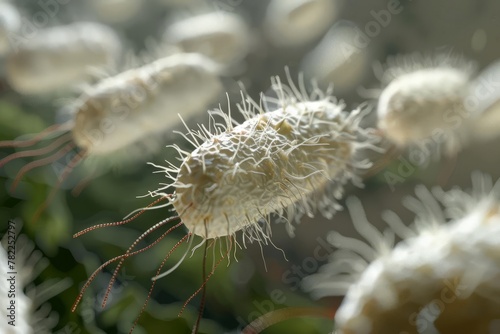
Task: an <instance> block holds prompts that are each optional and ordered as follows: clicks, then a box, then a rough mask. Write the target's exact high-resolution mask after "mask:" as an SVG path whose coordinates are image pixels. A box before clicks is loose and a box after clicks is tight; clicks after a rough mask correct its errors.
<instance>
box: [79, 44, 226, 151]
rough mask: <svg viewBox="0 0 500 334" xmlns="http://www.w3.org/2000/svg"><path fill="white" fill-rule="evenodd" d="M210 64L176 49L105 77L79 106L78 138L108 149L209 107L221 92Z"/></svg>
mask: <svg viewBox="0 0 500 334" xmlns="http://www.w3.org/2000/svg"><path fill="white" fill-rule="evenodd" d="M211 65H212V62H211V61H210V60H208V59H207V58H205V57H203V56H201V55H198V54H176V55H173V56H170V57H165V58H161V59H159V60H156V61H154V62H152V63H150V64H147V65H145V66H143V67H140V68H138V69H133V70H129V71H126V72H123V73H121V74H119V75H117V76H114V77H111V78H109V79H105V80H103V81H102V82H100V83H99V84H98V85H96V86H94V87H92V88H91V89H90V90H89V92H88V93H86V94H84V96H83V97H82V98H81V99H80V100H79V101H78V102H77V104H76V105H75V108H74V110H75V118H74V126H73V129H72V135H73V139H74V141H75V143H76V144H77V145H78V146H79V147H81V148H84V149H86V150H89V152H92V153H93V154H106V153H109V152H112V151H114V150H117V149H119V148H122V147H126V146H128V145H129V144H131V143H133V142H135V141H137V140H140V139H141V138H143V137H144V136H146V135H149V134H154V133H157V132H159V131H162V130H166V129H169V128H172V127H174V126H175V124H178V123H180V119H179V116H178V114H180V115H181V116H182V117H184V118H189V117H191V116H193V114H196V113H199V112H202V111H204V110H205V109H206V107H207V106H208V105H209V104H210V103H211V102H213V101H214V100H215V99H216V98H217V97H218V95H219V94H220V93H221V91H222V84H221V82H220V80H219V78H218V76H217V75H216V74H215V73H214V71H213V69H214V68H213V67H212V66H211Z"/></svg>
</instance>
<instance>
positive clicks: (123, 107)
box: [0, 54, 222, 213]
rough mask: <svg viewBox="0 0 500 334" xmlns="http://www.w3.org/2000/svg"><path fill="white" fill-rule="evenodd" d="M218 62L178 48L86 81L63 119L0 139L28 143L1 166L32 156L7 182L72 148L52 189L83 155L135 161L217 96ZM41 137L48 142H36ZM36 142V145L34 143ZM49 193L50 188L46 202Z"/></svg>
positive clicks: (101, 162)
mask: <svg viewBox="0 0 500 334" xmlns="http://www.w3.org/2000/svg"><path fill="white" fill-rule="evenodd" d="M216 67H217V66H216V65H215V64H214V63H213V62H212V61H210V60H209V59H208V58H206V57H203V56H202V55H199V54H176V55H173V56H170V57H165V58H162V59H158V60H156V61H154V62H152V63H149V64H146V65H144V66H142V67H139V68H136V69H131V70H128V71H125V72H122V73H119V74H118V75H116V76H113V77H110V78H107V79H104V80H102V81H101V82H99V83H98V84H96V85H94V86H92V87H90V88H89V89H88V90H87V91H86V92H85V93H84V94H82V96H81V97H80V98H79V99H78V100H77V101H75V102H74V103H73V104H71V105H69V106H68V108H67V109H68V112H69V113H70V114H71V115H72V116H73V117H72V119H71V120H69V121H68V122H67V123H64V124H56V125H53V126H51V127H49V128H48V129H46V130H45V131H42V132H41V133H39V134H37V135H36V136H35V137H34V138H33V139H28V140H14V141H5V142H0V147H14V148H23V147H31V148H32V149H28V150H23V151H19V152H16V153H13V154H11V155H8V156H6V157H5V158H3V159H1V160H0V167H3V166H4V165H5V164H7V163H9V162H11V161H13V160H15V159H18V158H34V159H35V161H33V162H31V163H29V164H26V165H25V166H23V167H22V168H21V169H20V170H19V172H18V173H17V175H16V178H15V180H14V183H13V185H12V187H11V188H12V189H13V188H15V187H16V186H17V184H18V183H19V181H20V180H21V178H22V177H23V175H24V174H26V173H27V172H29V171H30V170H32V169H34V168H37V167H40V166H43V165H47V164H50V163H53V162H54V161H58V160H59V159H61V158H62V157H64V156H68V155H70V154H71V153H70V152H74V151H75V150H76V151H77V152H78V153H77V154H73V157H72V158H70V159H67V160H66V161H69V162H67V163H66V165H65V166H62V168H61V172H60V175H59V180H58V184H57V186H56V187H55V189H54V191H55V190H57V188H58V187H60V185H61V184H62V182H63V181H64V180H65V179H66V178H67V176H68V175H69V173H70V172H71V171H72V170H73V169H74V168H75V167H76V166H77V165H78V164H79V163H80V162H81V161H83V160H87V159H92V160H91V161H93V162H94V163H95V164H97V167H109V166H113V165H116V164H117V163H118V162H122V163H123V162H125V163H126V162H131V161H137V160H138V157H140V158H141V159H142V158H144V155H145V154H147V153H151V152H152V151H154V150H155V149H160V148H161V145H158V143H157V141H158V135H159V133H164V132H165V131H168V130H169V129H172V128H175V127H176V126H177V125H179V124H180V123H181V119H180V118H179V114H180V115H181V116H182V117H183V118H185V119H188V118H191V117H193V116H194V115H195V114H196V113H199V112H204V111H205V110H206V108H208V106H209V104H210V103H212V102H214V101H215V100H216V98H217V97H218V96H219V94H220V93H221V91H222V84H221V82H220V79H219V77H218V76H217V73H216V72H215V68H216ZM42 141H45V142H46V145H45V146H42V147H40V146H41V145H38V144H40V142H42ZM47 142H48V143H47ZM141 144H142V145H141ZM36 146H38V147H39V148H37V149H33V147H36ZM139 146H140V151H138V148H137V147H139ZM137 151H138V152H137ZM139 160H140V159H139ZM141 161H142V160H141ZM52 196H53V193H52V194H51V195H50V196H49V198H48V199H47V201H46V202H50V200H51V198H52ZM46 204H47V203H44V206H42V207H41V209H39V212H38V213H40V212H42V211H43V210H44V208H45V207H46Z"/></svg>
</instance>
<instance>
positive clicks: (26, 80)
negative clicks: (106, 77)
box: [6, 22, 121, 94]
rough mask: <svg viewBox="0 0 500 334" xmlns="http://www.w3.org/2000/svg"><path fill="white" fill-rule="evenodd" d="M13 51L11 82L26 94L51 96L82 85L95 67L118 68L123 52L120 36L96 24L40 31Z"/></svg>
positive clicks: (9, 70) (8, 69)
mask: <svg viewBox="0 0 500 334" xmlns="http://www.w3.org/2000/svg"><path fill="white" fill-rule="evenodd" d="M11 47H12V50H13V51H12V52H11V53H10V54H9V55H8V57H7V59H6V72H7V79H8V81H9V83H10V84H11V85H12V87H13V88H14V89H15V90H16V91H18V92H19V93H23V94H42V93H49V92H52V91H56V90H59V89H63V88H67V87H68V86H71V85H76V84H78V83H81V82H82V81H84V80H86V79H88V78H89V74H90V71H89V70H90V69H91V68H92V67H106V66H110V65H114V64H115V62H116V61H117V59H118V58H119V56H120V52H121V42H120V39H119V37H118V36H117V34H116V33H115V32H114V31H113V30H112V29H111V28H109V27H107V26H104V25H102V24H98V23H93V22H79V23H73V24H70V25H66V26H58V27H53V28H48V29H45V30H40V31H38V32H37V33H36V34H35V35H34V36H33V37H32V38H30V39H22V40H16V43H14V44H13V45H11Z"/></svg>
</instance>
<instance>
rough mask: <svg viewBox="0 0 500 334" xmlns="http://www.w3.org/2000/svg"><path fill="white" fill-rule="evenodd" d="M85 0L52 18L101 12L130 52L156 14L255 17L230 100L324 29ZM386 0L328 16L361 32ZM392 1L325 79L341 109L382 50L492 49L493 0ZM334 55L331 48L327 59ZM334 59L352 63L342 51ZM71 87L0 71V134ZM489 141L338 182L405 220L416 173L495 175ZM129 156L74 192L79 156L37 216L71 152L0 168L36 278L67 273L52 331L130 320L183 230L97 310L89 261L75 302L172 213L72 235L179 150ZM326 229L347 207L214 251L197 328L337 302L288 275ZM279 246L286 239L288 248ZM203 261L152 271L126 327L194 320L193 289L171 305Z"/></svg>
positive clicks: (51, 117) (19, 0)
mask: <svg viewBox="0 0 500 334" xmlns="http://www.w3.org/2000/svg"><path fill="white" fill-rule="evenodd" d="M41 2H44V1H41ZM92 2H93V1H86V2H83V1H76V0H66V1H61V3H64V4H62V5H60V10H59V11H58V12H57V15H55V16H54V17H51V19H50V22H49V23H48V26H53V25H60V24H65V23H70V22H74V21H82V20H95V21H104V22H105V23H106V24H108V25H110V26H111V27H113V28H114V29H115V30H116V31H118V33H119V34H120V36H121V37H122V38H123V39H124V44H125V45H126V48H127V49H128V51H127V52H128V53H130V54H133V53H138V52H141V51H146V52H148V48H147V46H148V43H149V42H147V41H155V40H156V41H158V40H160V37H161V34H162V32H163V30H164V28H165V26H167V25H168V24H169V22H172V20H178V19H179V18H181V17H188V16H189V15H193V14H195V13H200V12H204V11H208V10H215V9H217V10H225V11H231V12H235V13H238V14H240V15H241V16H242V18H243V19H244V20H245V21H246V22H247V23H248V24H249V26H250V27H251V32H252V35H253V39H254V40H253V42H252V48H251V51H250V53H249V55H248V56H247V57H246V58H245V60H244V63H243V64H242V65H241V66H240V67H239V69H238V70H236V71H234V73H232V74H231V75H228V76H226V77H225V78H224V84H225V86H224V88H225V90H226V91H227V92H228V95H229V97H230V99H231V101H232V102H233V103H235V102H238V100H239V99H240V97H239V90H240V86H239V84H238V82H239V81H241V82H242V83H243V84H244V86H245V88H246V90H247V91H248V93H249V95H250V96H252V97H253V98H254V99H258V97H259V93H260V92H268V91H269V87H270V77H271V76H274V75H280V76H282V77H283V76H284V73H285V72H284V68H285V66H288V67H289V68H290V72H291V73H292V77H294V78H296V77H297V74H298V73H299V71H300V63H301V61H302V59H303V58H304V57H305V55H307V54H308V53H309V52H310V51H311V50H312V49H313V48H314V47H315V46H316V45H317V44H318V43H319V41H320V39H321V37H322V36H320V37H318V38H315V39H314V40H311V41H309V42H307V43H305V44H303V45H300V46H296V47H286V46H275V45H273V44H272V42H271V41H270V40H269V39H268V38H267V35H266V30H265V29H264V28H263V24H264V17H265V13H266V8H267V6H268V3H269V1H266V0H252V1H250V0H231V1H229V0H227V1H226V0H210V1H209V0H207V1H198V2H197V1H187V2H186V3H188V2H189V3H191V4H192V5H186V3H183V2H181V1H178V3H180V4H183V5H175V4H171V5H168V6H166V5H165V4H163V3H162V1H159V0H157V1H155V0H142V1H138V3H140V4H139V5H137V4H135V5H134V4H128V5H123V6H124V7H122V8H121V9H119V8H116V9H114V10H113V11H112V13H114V14H117V13H118V14H120V13H121V11H124V13H121V14H120V15H124V17H126V18H125V19H123V18H120V15H115V16H112V17H111V19H110V18H109V17H107V15H106V14H105V11H104V9H101V10H96V9H95V7H92V5H91V3H92ZM124 2H129V1H124ZM165 2H167V1H165ZM392 2H394V1H384V0H376V1H347V0H346V1H343V2H341V1H339V2H337V4H338V13H337V15H336V20H335V22H332V26H333V25H334V24H337V23H339V22H345V21H350V22H352V23H354V24H355V25H357V27H359V29H360V31H364V29H365V28H366V27H368V25H369V24H370V22H377V21H376V18H375V16H374V13H376V12H379V11H380V10H384V9H387V7H388V6H389V3H392ZM14 3H15V5H16V6H17V7H18V8H19V9H20V10H21V12H22V14H23V16H24V17H25V18H27V19H29V18H30V17H32V16H33V15H34V14H36V13H37V12H39V11H40V10H42V9H41V7H40V4H39V2H38V1H29V0H16V1H14ZM172 3H175V2H174V1H172ZM399 5H400V6H401V8H402V10H401V12H400V13H399V14H397V15H393V16H392V17H391V18H390V20H389V22H388V24H387V25H386V26H381V25H380V24H379V27H380V31H379V32H378V33H377V34H373V37H369V38H368V42H367V45H366V47H365V48H363V49H360V50H359V52H361V53H364V54H365V55H366V57H367V61H368V64H369V66H368V67H367V69H366V70H363V71H351V72H349V70H347V72H348V73H352V75H355V76H356V77H354V78H351V77H349V74H347V76H346V74H345V73H344V74H343V75H344V76H343V77H342V78H345V80H351V81H352V82H353V83H354V84H352V85H351V86H350V87H349V86H347V88H346V89H342V90H339V92H338V93H336V90H335V87H334V95H336V96H338V97H339V98H343V99H345V101H346V103H347V106H348V108H352V107H355V106H357V105H359V104H360V103H362V102H364V101H365V100H366V99H367V97H366V96H363V94H361V95H360V94H359V93H360V91H361V92H362V91H363V89H360V88H365V90H366V89H370V88H379V87H380V84H379V83H378V82H377V79H376V77H375V75H374V74H373V71H372V70H371V65H372V64H373V63H376V62H384V61H385V59H386V58H387V57H388V56H390V55H396V54H407V53H413V52H418V53H422V54H426V53H433V52H436V51H438V50H443V49H446V50H450V49H451V50H452V51H453V52H454V53H456V54H462V55H464V56H465V57H466V58H468V59H470V60H472V61H475V62H477V65H478V68H479V69H482V68H484V67H486V66H487V65H489V64H490V63H492V62H493V61H495V60H496V59H497V58H499V57H500V2H498V1H496V0H441V1H431V0H413V1H412V0H407V1H400V4H399ZM134 6H137V7H138V8H137V10H135V9H134V8H133V7H134ZM125 9H128V10H129V11H130V12H131V13H132V14H130V13H128V12H127V11H126V10H125ZM325 33H326V31H325ZM333 57H334V55H333V54H332V59H333ZM326 59H328V58H326ZM344 66H347V68H348V67H349V63H347V65H344ZM351 66H356V65H352V64H351ZM3 72H4V69H3V61H2V59H1V58H0V74H2V73H3ZM339 86H342V85H341V84H340V85H339ZM77 94H78V90H75V91H74V92H71V93H66V94H54V95H50V96H26V95H20V94H18V93H16V92H15V91H13V90H12V89H11V88H10V86H9V85H8V83H7V82H6V81H5V80H4V79H3V75H0V140H11V139H14V138H18V137H19V136H21V135H26V134H31V133H36V132H38V131H40V130H42V129H44V128H45V127H47V126H49V125H50V124H53V123H54V122H61V115H60V112H59V110H60V109H61V106H63V105H64V104H65V103H66V102H67V101H68V100H71V99H74V98H75V97H76V96H77ZM193 98H196V96H193ZM219 103H221V104H222V105H225V104H226V98H225V97H224V96H222V97H221V100H220V101H218V102H217V103H216V104H215V105H214V107H215V106H216V105H217V104H219ZM172 112H174V111H172ZM197 120H198V121H199V122H205V121H206V115H200V117H199V119H197ZM162 140H163V141H164V143H163V145H167V144H171V143H177V144H179V145H180V146H182V147H189V145H188V144H187V143H186V142H185V141H184V139H183V138H182V137H181V136H179V135H174V134H171V133H168V134H165V136H164V137H162ZM499 144H500V141H496V142H495V141H492V142H488V143H480V144H475V145H471V146H469V147H467V148H466V149H465V150H464V151H462V152H460V153H459V154H458V155H457V156H456V157H449V158H442V159H439V160H436V161H431V162H430V163H429V164H425V165H415V164H413V165H412V168H411V169H410V170H409V171H408V173H405V175H404V177H403V178H404V182H398V183H397V184H394V185H390V184H388V179H387V175H388V174H387V172H388V171H389V172H394V173H400V171H401V164H402V160H401V159H395V160H394V161H393V162H392V163H391V164H389V166H388V167H387V168H386V169H385V170H383V171H381V172H380V173H378V174H377V175H375V176H372V177H370V178H369V179H367V180H366V181H365V183H366V185H365V188H364V189H358V188H355V187H349V188H348V189H347V190H346V192H347V194H348V195H356V196H358V197H360V199H361V200H362V202H363V204H364V206H365V209H366V211H367V215H368V217H369V219H370V221H372V222H373V223H374V224H375V225H377V224H380V213H381V211H382V210H383V209H391V210H394V211H396V212H397V213H398V214H400V215H401V216H402V217H403V218H406V219H407V220H406V221H409V220H408V219H410V218H411V216H410V215H409V213H408V212H407V211H405V209H404V208H403V207H402V205H401V203H400V202H401V201H400V199H401V198H402V197H403V196H404V195H406V194H410V193H412V190H413V188H414V186H415V184H418V183H424V184H426V185H429V186H432V185H440V186H442V187H445V188H449V187H451V186H453V185H461V186H464V187H468V186H469V185H470V172H471V171H473V170H481V171H484V172H486V173H489V174H491V175H492V176H493V178H494V179H496V178H498V177H499V176H500V169H499V168H498V166H499V164H498V163H499V158H500V155H499V154H498V147H499ZM12 152H13V151H12V150H10V149H2V150H1V151H0V158H2V157H4V156H6V155H8V154H10V153H12ZM374 157H375V158H376V156H374ZM130 158H131V159H129V160H131V161H132V162H131V163H127V164H126V165H124V164H120V163H116V164H110V165H111V166H112V167H111V168H109V169H106V170H104V171H101V172H100V173H97V175H94V176H95V177H94V178H93V179H92V180H91V181H90V182H89V183H88V185H87V186H86V187H85V188H84V189H83V191H82V192H81V193H80V194H79V195H78V196H74V195H72V193H71V189H72V188H73V187H74V186H75V185H76V184H78V182H79V181H81V180H83V179H85V178H87V177H91V176H92V175H88V173H89V172H88V169H85V168H84V167H82V168H77V169H76V170H75V172H74V173H73V174H72V176H71V177H70V179H69V180H68V181H67V182H65V184H64V185H63V187H62V188H63V189H62V190H60V191H58V192H57V193H56V196H55V198H54V200H53V201H52V202H51V204H50V205H49V207H48V208H47V210H46V211H45V212H44V213H43V215H42V216H41V217H40V219H39V220H38V221H37V222H36V223H35V222H32V216H33V214H34V212H35V210H36V209H37V207H38V206H39V205H40V204H41V203H42V202H43V201H44V199H45V198H46V197H47V196H48V194H49V193H50V191H51V190H52V186H53V185H54V184H55V183H56V182H57V170H58V168H59V167H60V164H64V162H65V161H66V160H65V159H67V158H63V159H61V160H60V161H58V162H56V163H54V164H51V165H49V166H46V167H44V168H40V169H37V170H34V171H32V172H30V173H29V174H28V175H26V177H25V178H24V179H23V180H22V182H21V183H20V185H19V187H18V189H17V190H16V191H15V192H9V190H8V189H9V186H10V184H11V182H12V178H13V177H15V174H16V172H17V171H18V170H19V168H21V167H22V166H23V165H25V164H26V163H27V162H28V161H29V160H23V159H19V160H16V161H14V162H12V163H9V164H8V165H6V166H5V167H2V169H1V170H0V182H1V187H0V226H6V224H7V220H8V219H14V218H16V219H18V221H19V222H22V223H23V227H22V233H25V234H27V235H28V236H29V237H30V238H31V239H32V240H34V241H35V243H36V245H37V247H38V248H39V249H40V250H41V251H43V252H44V254H45V256H46V257H47V258H48V259H49V260H50V265H49V267H48V268H47V269H46V270H45V271H44V272H43V273H42V274H41V275H40V276H39V277H38V278H37V280H36V281H35V283H38V284H40V283H41V282H43V281H45V280H48V279H51V278H63V277H69V278H71V279H72V281H73V284H72V285H71V287H70V288H68V289H66V290H65V291H64V292H62V293H61V294H59V295H58V296H56V297H54V298H52V299H51V300H50V304H51V305H52V308H53V309H54V310H55V311H56V312H57V313H58V314H59V324H58V326H57V327H56V328H55V329H54V332H55V333H126V332H128V331H129V329H130V326H131V324H132V323H133V321H134V319H135V318H136V316H137V315H138V313H139V310H140V308H141V306H142V304H143V301H144V300H145V298H146V295H147V292H148V289H149V286H150V283H151V280H150V278H151V277H152V276H154V273H155V272H156V268H157V266H158V265H159V264H160V262H161V260H162V259H163V257H164V254H165V253H166V252H167V251H168V250H169V249H170V248H171V247H172V246H173V245H174V244H175V243H176V242H177V241H178V240H179V239H180V238H181V237H182V236H183V235H184V231H175V232H174V233H172V235H170V236H169V237H168V238H166V239H165V240H164V241H163V242H162V243H161V244H160V245H158V246H157V247H155V248H153V249H152V250H151V251H148V252H147V253H145V254H141V255H139V256H137V257H136V258H132V259H130V260H128V261H127V262H126V265H125V266H124V269H122V271H121V273H120V275H119V278H118V282H117V283H116V284H115V287H114V289H113V292H112V294H111V299H110V301H109V302H108V305H107V307H106V308H105V309H101V307H100V301H101V299H102V294H103V291H104V290H105V289H106V286H107V282H108V280H109V278H110V275H111V272H112V269H113V267H111V268H110V269H108V270H105V271H104V273H101V274H99V276H98V277H97V278H96V280H95V281H94V283H93V284H92V285H91V288H90V289H89V290H88V291H87V292H86V294H85V296H84V298H83V300H82V303H81V305H80V306H79V308H78V309H77V311H76V312H75V313H72V312H71V310H70V309H71V306H72V304H73V302H74V300H75V298H76V296H77V295H78V293H79V289H80V287H81V286H82V284H83V283H84V282H85V281H86V279H87V278H88V276H89V275H90V274H91V273H92V272H93V270H95V268H97V267H98V266H99V265H100V264H102V263H103V262H105V261H106V260H108V259H110V258H112V257H113V256H117V255H120V254H122V253H123V252H124V250H125V249H126V248H128V246H129V245H130V244H131V243H132V242H133V241H134V240H135V238H137V237H138V236H139V235H140V233H142V232H143V231H145V230H146V229H147V228H148V227H150V226H152V225H153V224H154V223H156V222H158V221H160V220H162V219H164V218H166V217H167V216H168V215H169V213H168V212H166V211H164V210H154V211H150V212H147V213H146V214H144V215H143V216H141V217H140V218H138V219H137V220H136V221H134V222H133V223H131V224H129V225H126V226H123V227H111V228H106V229H101V230H97V231H94V232H92V233H89V234H87V235H85V236H83V237H80V238H78V239H73V238H72V234H73V233H75V232H77V231H79V230H81V229H83V228H86V227H88V226H91V225H94V224H100V223H106V222H112V221H117V220H120V219H121V218H122V217H124V216H125V215H126V214H128V213H129V212H131V211H132V210H134V209H136V208H139V207H143V206H145V205H147V204H148V203H149V200H148V198H137V196H140V195H144V194H147V192H148V191H149V190H154V189H156V188H157V186H158V184H159V183H160V182H165V179H164V178H163V176H162V175H161V174H153V171H154V168H153V167H151V166H148V165H146V162H148V161H150V162H154V163H158V164H164V162H163V161H164V160H170V161H172V160H173V159H174V158H175V152H174V151H173V150H169V149H163V150H160V151H158V152H157V153H156V154H155V155H148V156H144V155H141V154H137V156H132V157H130ZM403 159H404V158H403ZM2 229H3V228H2ZM332 229H337V230H339V231H340V232H342V233H343V234H350V235H353V236H355V235H356V233H355V232H354V231H353V229H352V228H351V221H350V218H349V215H348V214H347V213H346V212H345V211H344V212H339V213H338V214H336V216H335V217H334V218H333V219H332V220H331V221H327V220H325V219H323V218H320V217H318V218H315V219H303V221H302V222H301V224H300V225H299V226H298V227H297V229H296V236H295V237H294V238H290V237H289V236H288V234H287V233H286V231H285V228H284V226H283V225H282V224H275V225H274V226H273V236H272V237H273V242H274V244H275V245H276V247H273V245H263V246H262V249H261V247H260V246H259V245H257V244H250V245H248V248H247V249H243V250H238V251H237V254H236V258H237V260H238V261H235V260H234V258H233V259H232V261H231V264H230V265H226V263H225V262H224V263H223V264H222V265H221V266H220V267H219V268H218V269H217V271H216V272H215V274H214V276H213V277H212V278H211V279H210V281H209V282H208V286H207V294H206V307H205V312H204V314H203V320H202V322H201V329H200V333H238V332H239V331H240V330H241V328H242V327H244V326H245V325H246V324H247V323H249V322H250V321H252V320H254V319H255V318H256V316H259V315H262V314H265V313H267V312H268V311H272V310H274V309H279V308H284V307H315V306H321V307H324V308H329V309H331V310H333V309H334V308H335V307H336V305H338V302H339V300H338V299H335V298H330V299H328V298H327V299H324V300H321V301H314V300H311V298H310V297H309V296H308V295H307V294H306V293H304V292H302V291H301V290H300V288H299V286H298V284H297V282H299V279H300V278H301V277H302V276H304V275H306V274H311V273H313V272H315V271H316V270H317V269H318V267H319V265H320V264H322V263H323V262H322V261H317V260H315V258H314V256H315V255H314V254H315V250H316V249H317V247H318V246H320V247H324V249H325V251H326V252H329V251H331V250H329V249H327V248H326V247H325V246H323V245H324V244H325V242H324V240H325V235H326V233H327V232H328V231H330V230H332ZM151 240H152V239H151ZM183 249H184V248H182V249H179V251H177V252H176V253H174V255H173V256H172V258H171V259H170V262H171V263H172V264H173V263H176V262H177V260H179V259H180V258H181V256H182V254H183ZM279 249H282V250H283V251H284V253H285V254H286V259H287V260H286V259H285V258H284V257H283V254H282V252H281V251H280V250H279ZM212 259H213V255H212V254H209V255H208V267H209V266H210V264H211V263H212V262H211V261H212ZM216 259H218V257H217V256H216ZM263 259H265V264H264V260H263ZM311 259H312V260H311ZM201 266H202V252H200V251H198V252H196V253H195V255H194V256H193V257H192V258H189V259H187V260H185V261H184V263H182V265H181V266H180V267H179V268H178V270H176V271H175V272H174V273H172V274H171V275H169V276H168V277H167V278H164V279H161V280H160V281H158V282H157V284H156V287H155V290H154V292H153V294H152V299H151V301H150V302H149V305H148V307H147V309H146V311H145V312H144V314H143V315H142V317H141V319H140V321H139V325H138V328H137V329H136V331H135V333H190V328H191V327H192V326H193V324H194V322H195V319H196V316H197V308H198V306H199V304H200V297H199V296H198V297H196V298H194V299H193V300H192V301H191V303H190V304H189V306H188V307H187V309H186V311H185V312H184V314H183V315H182V316H181V317H177V314H178V313H179V311H180V310H181V307H182V305H183V303H184V301H186V300H187V299H188V298H189V297H190V295H191V294H192V293H193V292H194V291H196V290H197V289H198V288H199V286H200V284H201V282H202V267H201ZM167 267H168V265H167ZM266 267H267V271H266V269H265V268H266ZM110 270H111V272H110ZM331 328H332V322H331V321H330V320H328V319H315V318H314V317H311V318H297V319H289V320H287V321H284V322H282V323H280V324H277V325H275V326H272V327H270V328H269V329H267V330H266V331H264V332H263V333H264V334H266V333H267V334H271V333H327V332H329V331H330V330H331Z"/></svg>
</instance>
